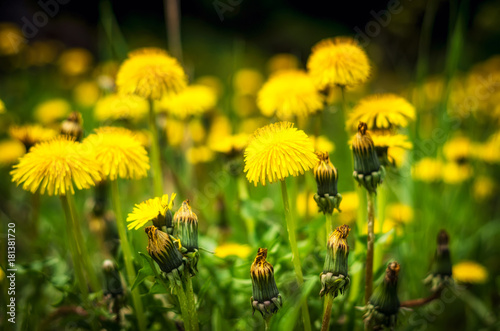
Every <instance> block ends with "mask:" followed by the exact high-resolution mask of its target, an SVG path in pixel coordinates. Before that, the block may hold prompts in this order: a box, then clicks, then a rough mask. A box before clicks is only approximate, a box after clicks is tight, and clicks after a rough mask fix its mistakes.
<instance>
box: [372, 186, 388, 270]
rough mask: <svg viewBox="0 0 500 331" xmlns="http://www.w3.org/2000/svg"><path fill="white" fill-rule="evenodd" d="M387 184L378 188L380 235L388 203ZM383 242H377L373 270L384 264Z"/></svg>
mask: <svg viewBox="0 0 500 331" xmlns="http://www.w3.org/2000/svg"><path fill="white" fill-rule="evenodd" d="M386 185H387V184H385V185H384V184H382V185H380V186H379V187H378V189H377V219H378V226H377V230H378V231H377V232H378V233H379V235H381V234H383V229H384V221H385V209H386V205H387V187H386ZM380 246H381V244H375V248H376V250H375V256H374V258H373V270H375V271H377V270H378V268H380V266H381V265H382V258H383V256H384V251H383V249H381V247H380Z"/></svg>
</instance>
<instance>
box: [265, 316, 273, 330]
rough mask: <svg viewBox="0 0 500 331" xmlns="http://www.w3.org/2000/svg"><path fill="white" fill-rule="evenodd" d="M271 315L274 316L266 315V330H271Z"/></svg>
mask: <svg viewBox="0 0 500 331" xmlns="http://www.w3.org/2000/svg"><path fill="white" fill-rule="evenodd" d="M271 317H272V316H269V317H266V318H265V319H264V324H265V326H266V327H265V330H266V331H268V330H271V328H270V324H271Z"/></svg>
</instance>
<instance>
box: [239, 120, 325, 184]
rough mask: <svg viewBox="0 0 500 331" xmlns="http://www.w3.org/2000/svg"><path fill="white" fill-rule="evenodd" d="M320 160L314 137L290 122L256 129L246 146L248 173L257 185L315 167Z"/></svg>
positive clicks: (246, 169)
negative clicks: (312, 140) (309, 136)
mask: <svg viewBox="0 0 500 331" xmlns="http://www.w3.org/2000/svg"><path fill="white" fill-rule="evenodd" d="M317 162H318V157H317V156H316V154H314V146H313V144H312V142H311V140H310V139H309V138H308V137H307V135H306V134H305V133H304V131H302V130H297V129H296V128H294V127H293V123H290V122H278V123H274V124H269V125H267V126H265V127H263V128H260V129H258V130H257V131H255V132H254V134H253V137H252V138H251V140H250V142H249V144H248V147H247V148H246V150H245V169H244V172H246V174H247V175H246V177H247V179H248V181H249V182H251V183H254V185H255V186H257V184H258V183H261V184H262V185H266V180H268V181H269V182H270V183H273V182H275V181H278V180H284V179H285V178H286V177H288V176H290V175H292V176H297V175H299V174H303V173H304V172H305V171H307V170H309V169H311V168H313V167H314V166H315V165H316V163H317Z"/></svg>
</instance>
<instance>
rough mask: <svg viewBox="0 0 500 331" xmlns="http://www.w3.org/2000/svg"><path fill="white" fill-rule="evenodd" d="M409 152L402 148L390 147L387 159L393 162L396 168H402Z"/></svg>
mask: <svg viewBox="0 0 500 331" xmlns="http://www.w3.org/2000/svg"><path fill="white" fill-rule="evenodd" d="M407 154H408V153H407V150H406V149H405V148H401V147H389V149H388V150H387V159H388V160H389V162H391V163H392V164H393V165H394V166H395V167H396V168H401V166H402V165H403V163H404V162H405V160H406V156H407Z"/></svg>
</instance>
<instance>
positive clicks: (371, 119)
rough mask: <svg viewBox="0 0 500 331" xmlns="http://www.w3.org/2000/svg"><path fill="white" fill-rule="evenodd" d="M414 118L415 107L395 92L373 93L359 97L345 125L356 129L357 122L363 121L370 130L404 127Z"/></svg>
mask: <svg viewBox="0 0 500 331" xmlns="http://www.w3.org/2000/svg"><path fill="white" fill-rule="evenodd" d="M414 119H415V108H414V107H413V106H412V105H411V104H410V103H409V102H408V101H406V100H405V99H404V98H402V97H400V96H397V95H395V94H390V93H386V94H374V95H370V96H368V97H365V98H363V99H361V101H360V102H359V103H358V104H357V105H356V106H355V107H354V108H353V109H352V112H351V113H350V114H349V119H348V120H347V126H348V128H349V129H351V130H356V128H357V127H358V123H359V122H360V121H361V122H365V123H366V124H367V125H368V129H370V130H385V129H392V128H404V127H406V126H407V125H408V123H409V121H411V120H414Z"/></svg>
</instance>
